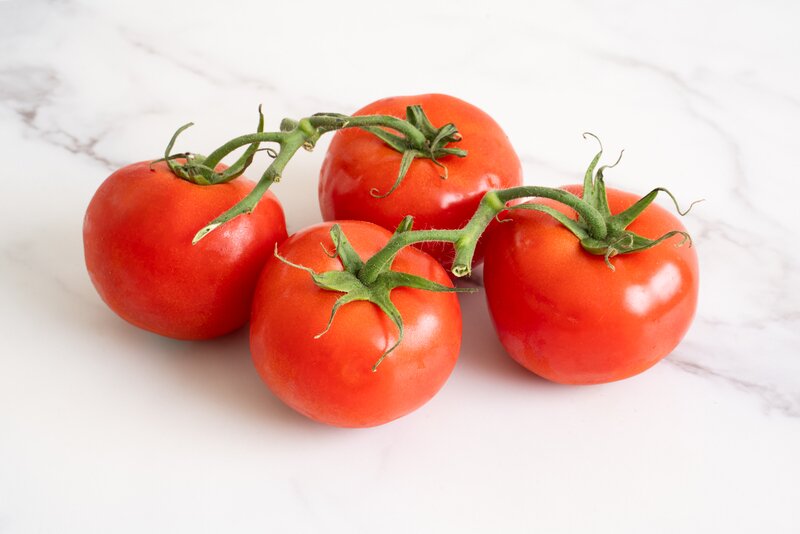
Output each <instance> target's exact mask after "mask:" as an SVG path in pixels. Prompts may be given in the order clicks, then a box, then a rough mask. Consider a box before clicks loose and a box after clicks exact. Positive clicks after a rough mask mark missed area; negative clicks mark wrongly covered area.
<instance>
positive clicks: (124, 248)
mask: <svg viewBox="0 0 800 534" xmlns="http://www.w3.org/2000/svg"><path fill="white" fill-rule="evenodd" d="M254 185H255V184H254V183H253V182H251V181H249V180H246V179H243V178H238V179H236V180H233V181H232V182H230V183H227V184H219V185H209V186H200V185H195V184H192V183H190V182H187V181H185V180H182V179H179V178H177V177H175V176H174V175H173V174H172V173H171V172H170V170H169V168H168V167H167V165H166V164H165V163H163V162H161V163H157V164H155V165H153V169H152V170H151V169H150V163H149V162H141V163H135V164H133V165H129V166H127V167H124V168H122V169H119V170H118V171H116V172H115V173H113V174H112V175H111V176H109V177H108V179H106V181H105V182H104V183H103V184H102V185H101V186H100V188H99V189H98V190H97V192H96V193H95V195H94V198H92V201H91V202H90V204H89V207H88V209H87V210H86V218H85V220H84V225H83V242H84V252H85V256H86V267H87V269H88V271H89V276H90V277H91V279H92V283H94V286H95V288H96V289H97V292H98V293H99V294H100V297H101V298H102V299H103V300H104V301H105V303H106V304H107V305H108V306H109V307H110V308H111V309H112V310H113V311H114V312H116V313H117V314H118V315H119V316H120V317H122V318H123V319H125V320H126V321H128V322H130V323H132V324H134V325H136V326H138V327H140V328H144V329H146V330H150V331H152V332H155V333H157V334H161V335H163V336H168V337H173V338H178V339H207V338H212V337H216V336H220V335H222V334H225V333H228V332H231V331H233V330H235V329H237V328H239V327H241V326H242V325H244V323H246V322H247V319H248V317H249V315H250V303H251V300H252V295H253V290H254V288H255V285H256V281H257V279H258V274H259V272H260V271H261V268H262V267H263V265H264V262H265V261H266V259H267V258H268V257H270V256H271V254H272V251H273V247H274V246H275V243H276V242H280V241H283V240H284V239H285V238H286V223H285V221H284V217H283V209H282V208H281V206H280V204H279V203H278V200H277V198H275V196H274V195H272V194H271V193H268V194H267V195H266V196H265V197H264V198H263V199H262V200H261V202H260V203H259V204H258V206H257V207H256V209H255V210H254V211H253V212H252V213H250V214H249V215H242V216H239V217H237V218H236V219H234V220H232V221H230V222H228V223H227V224H225V225H223V226H221V227H220V228H218V229H217V230H216V231H214V232H212V233H211V234H209V235H208V236H207V237H206V238H205V239H203V240H202V241H200V242H199V243H198V244H196V245H192V238H193V237H194V235H195V233H196V232H197V231H198V230H200V229H201V228H202V227H203V226H205V225H206V224H207V223H208V222H209V221H210V220H212V219H213V218H214V217H216V216H217V215H219V214H220V213H222V212H223V211H225V210H226V209H228V208H230V207H231V206H232V205H233V204H235V203H236V202H238V201H239V200H241V199H242V198H243V197H244V196H245V195H246V194H247V193H248V192H249V191H250V190H251V189H252V188H253V187H254Z"/></svg>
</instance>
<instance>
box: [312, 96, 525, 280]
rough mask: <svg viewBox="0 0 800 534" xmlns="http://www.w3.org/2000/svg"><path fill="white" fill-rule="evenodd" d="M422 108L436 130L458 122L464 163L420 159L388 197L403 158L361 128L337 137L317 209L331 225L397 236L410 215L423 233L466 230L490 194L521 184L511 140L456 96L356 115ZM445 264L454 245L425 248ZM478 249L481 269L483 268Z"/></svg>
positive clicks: (383, 104) (381, 104)
mask: <svg viewBox="0 0 800 534" xmlns="http://www.w3.org/2000/svg"><path fill="white" fill-rule="evenodd" d="M417 104H419V105H421V106H422V108H423V109H424V111H425V113H426V114H427V117H428V118H429V119H430V122H431V123H432V124H433V125H435V126H436V127H439V126H442V125H444V124H447V123H453V124H455V126H456V127H457V129H458V132H459V133H460V134H461V136H462V139H461V141H459V142H458V143H456V145H455V146H457V147H458V148H460V149H465V150H466V151H467V156H466V157H463V158H462V157H455V156H445V157H444V158H442V159H441V160H440V161H439V162H440V163H441V164H442V165H443V166H445V167H446V178H445V177H444V175H445V171H444V170H443V168H442V167H440V166H438V165H437V164H436V163H434V161H432V160H431V159H425V158H419V159H415V160H414V161H413V162H412V163H411V165H410V167H409V169H408V172H407V174H406V175H405V178H404V179H403V181H402V183H401V184H400V185H399V186H398V187H397V188H396V189H395V190H394V191H392V192H391V194H389V195H387V196H382V195H385V194H386V193H387V192H389V191H390V190H391V189H392V187H393V185H394V182H395V179H396V177H397V175H398V168H399V167H400V162H401V158H402V155H401V154H400V153H399V152H398V151H397V150H395V149H394V148H392V147H390V146H389V145H387V144H386V143H384V142H383V141H382V140H381V139H379V138H378V137H376V136H375V135H373V134H372V133H369V132H366V131H364V130H361V129H358V128H352V129H346V130H341V131H339V132H337V133H336V135H335V136H334V138H333V140H332V141H331V144H330V147H329V148H328V152H327V155H326V157H325V161H324V163H323V165H322V171H321V173H320V181H319V202H320V209H321V211H322V216H323V218H324V219H325V220H326V221H331V220H336V219H340V220H341V219H357V220H363V221H370V222H373V223H375V224H378V225H379V226H383V227H384V228H387V229H390V230H394V228H396V227H397V225H398V224H399V223H400V221H401V220H402V219H403V217H405V216H406V215H413V216H414V221H415V225H416V227H417V228H419V229H426V228H438V229H456V228H460V227H461V226H462V225H463V224H464V223H466V222H467V221H468V220H469V218H470V217H471V216H472V214H473V213H474V212H475V209H476V208H477V206H478V203H479V202H480V200H481V197H482V196H483V194H484V193H485V192H486V191H489V190H491V189H501V188H507V187H513V186H516V185H520V184H521V183H522V167H521V165H520V161H519V157H518V156H517V154H516V152H515V151H514V149H513V147H512V146H511V143H510V142H509V140H508V137H507V136H506V134H505V133H504V132H503V130H502V129H501V128H500V126H498V124H497V123H496V122H495V121H494V120H493V119H492V118H491V117H490V116H489V115H487V114H486V113H485V112H483V111H481V110H480V109H478V108H477V107H475V106H473V105H472V104H469V103H467V102H464V101H463V100H459V99H457V98H454V97H452V96H447V95H442V94H427V95H419V96H401V97H392V98H385V99H383V100H378V101H377V102H373V103H372V104H369V105H367V106H366V107H364V108H362V109H360V110H359V111H357V112H356V113H355V115H392V116H395V117H404V116H405V115H406V107H407V106H411V105H417ZM419 246H420V248H422V250H425V251H427V252H429V253H430V254H431V255H433V256H434V257H436V258H437V259H438V260H439V261H440V262H442V264H443V265H445V266H449V264H450V262H452V259H453V258H452V254H453V252H452V250H453V249H452V246H450V245H449V244H443V243H425V244H423V245H419ZM481 256H482V253H481V251H480V250H479V251H478V252H477V253H476V255H475V262H476V263H478V262H480V258H481Z"/></svg>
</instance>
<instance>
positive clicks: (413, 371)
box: [250, 221, 461, 427]
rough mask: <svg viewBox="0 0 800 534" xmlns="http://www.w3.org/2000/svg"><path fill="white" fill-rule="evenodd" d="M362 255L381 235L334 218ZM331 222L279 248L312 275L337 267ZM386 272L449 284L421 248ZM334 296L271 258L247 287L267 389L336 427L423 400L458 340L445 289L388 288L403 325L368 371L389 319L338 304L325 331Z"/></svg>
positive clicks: (254, 347) (257, 359) (368, 306)
mask: <svg viewBox="0 0 800 534" xmlns="http://www.w3.org/2000/svg"><path fill="white" fill-rule="evenodd" d="M339 224H340V225H341V227H342V229H343V230H344V233H345V234H346V235H347V237H348V239H349V240H350V242H351V244H352V245H353V247H354V248H355V250H356V251H357V252H358V254H359V255H360V256H361V258H362V259H364V260H366V259H367V258H368V257H369V256H371V255H372V254H374V253H375V252H377V251H378V250H379V249H380V248H381V247H382V246H383V245H384V244H385V243H386V241H388V239H389V237H390V235H391V234H390V233H389V232H388V231H386V230H385V229H383V228H380V227H378V226H376V225H374V224H371V223H367V222H361V221H344V222H340V223H339ZM331 226H332V223H322V224H319V225H315V226H312V227H310V228H307V229H305V230H303V231H300V232H298V233H296V234H294V235H293V236H291V237H290V238H289V239H288V240H287V241H285V242H284V243H283V245H281V247H280V250H279V253H280V254H281V255H282V256H284V257H285V258H286V259H288V260H289V261H291V262H294V263H298V264H300V265H304V266H306V267H310V268H312V269H314V270H315V271H317V272H323V271H331V270H342V267H341V263H340V262H339V260H338V259H334V258H329V257H328V256H326V255H325V252H324V251H323V250H322V247H320V243H323V244H324V246H325V247H326V248H327V250H333V244H332V242H331V239H330V236H329V230H330V227H331ZM393 269H394V270H397V271H402V272H408V273H411V274H416V275H418V276H424V277H426V278H428V279H430V280H433V281H435V282H439V283H440V284H446V285H451V282H450V279H449V277H448V275H447V273H446V272H445V271H444V269H443V268H442V267H441V266H440V265H439V264H438V263H437V262H436V260H434V259H433V258H431V257H430V256H428V255H427V254H425V253H423V252H421V251H419V250H416V249H413V248H406V249H404V250H402V251H401V252H400V254H399V255H398V256H397V259H396V260H395V262H394V265H393ZM341 295H342V293H338V292H333V291H326V290H324V289H320V288H318V287H317V286H316V285H315V284H314V282H313V281H312V280H311V276H310V275H309V273H308V272H305V271H303V270H300V269H297V268H295V267H291V266H289V265H286V264H285V263H283V262H281V261H280V260H279V259H278V258H273V259H271V260H269V261H268V262H267V264H266V265H265V267H264V271H263V272H262V274H261V279H260V281H259V283H258V287H257V289H256V295H255V298H254V300H253V315H252V318H251V330H250V348H251V352H252V356H253V362H254V363H255V366H256V368H257V369H258V372H259V374H260V375H261V377H262V379H263V380H264V382H265V383H266V384H267V386H268V387H269V388H270V389H271V390H272V392H273V393H274V394H275V395H276V396H277V397H279V398H280V399H281V400H283V401H284V402H285V403H286V404H288V405H289V406H290V407H292V408H294V409H295V410H297V411H298V412H300V413H302V414H304V415H306V416H307V417H309V418H311V419H314V420H316V421H319V422H322V423H326V424H329V425H334V426H341V427H369V426H376V425H380V424H383V423H386V422H389V421H391V420H393V419H397V418H398V417H401V416H403V415H405V414H407V413H409V412H411V411H413V410H415V409H417V408H418V407H420V406H422V405H423V404H424V403H426V402H427V401H428V400H429V399H430V398H431V397H433V395H434V394H435V393H436V392H437V391H439V389H441V387H442V386H443V385H444V383H445V381H446V380H447V378H448V377H449V376H450V373H451V372H452V370H453V367H454V366H455V363H456V360H457V358H458V352H459V348H460V344H461V310H460V307H459V303H458V298H457V297H456V295H455V294H453V293H431V292H427V291H421V290H418V289H410V288H397V289H395V290H393V291H392V293H391V300H392V302H393V303H394V304H395V306H396V307H397V309H398V310H399V311H400V313H401V315H402V317H403V319H404V323H405V337H404V338H403V341H402V343H401V344H400V346H399V347H398V348H397V349H395V350H394V351H393V352H392V353H391V354H389V355H388V356H387V357H386V359H385V360H384V361H383V363H381V365H380V366H379V367H378V369H377V371H376V372H373V371H372V366H373V364H374V363H375V362H376V360H377V359H378V358H379V357H380V356H381V354H382V353H383V352H384V351H385V350H386V349H388V348H389V347H391V346H392V345H393V344H394V343H395V341H396V340H397V338H398V332H397V328H396V327H395V325H394V323H392V321H391V320H390V319H389V318H388V317H387V316H386V315H385V314H384V313H383V312H382V311H381V310H380V309H379V308H378V307H377V306H376V305H375V304H373V303H371V302H365V301H360V302H351V303H349V304H346V305H344V306H342V307H341V308H340V309H339V311H338V313H337V315H336V317H335V318H334V320H333V325H332V326H331V329H330V330H329V331H328V332H327V333H325V334H324V335H322V336H321V337H319V338H318V339H314V336H315V335H317V334H319V333H320V332H322V331H323V330H324V329H325V326H326V324H327V322H328V318H329V316H330V313H331V309H332V307H333V304H334V302H335V301H336V299H337V298H339V297H340V296H341Z"/></svg>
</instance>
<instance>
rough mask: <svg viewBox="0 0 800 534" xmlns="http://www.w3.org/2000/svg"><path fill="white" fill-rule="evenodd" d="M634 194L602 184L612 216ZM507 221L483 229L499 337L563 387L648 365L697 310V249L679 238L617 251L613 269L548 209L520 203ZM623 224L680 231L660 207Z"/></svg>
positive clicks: (652, 232) (654, 233)
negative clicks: (640, 248)
mask: <svg viewBox="0 0 800 534" xmlns="http://www.w3.org/2000/svg"><path fill="white" fill-rule="evenodd" d="M565 189H567V190H569V191H571V192H573V193H575V194H577V195H580V194H581V191H582V188H581V187H580V186H568V187H565ZM636 200H638V198H637V197H636V196H635V195H632V194H629V193H625V192H622V191H616V190H613V189H608V201H609V206H610V208H611V212H612V213H618V212H620V211H622V210H623V209H625V208H627V207H628V206H630V205H631V204H633V203H634V202H635V201H636ZM541 202H542V203H543V204H547V205H549V206H552V207H554V208H556V209H558V210H559V211H562V212H563V213H568V214H570V215H574V213H573V212H572V210H570V209H569V208H566V207H564V206H563V205H561V204H558V203H556V202H551V201H547V200H542V201H541ZM504 216H505V214H504ZM507 218H510V219H511V221H510V222H506V223H504V224H498V225H496V226H495V228H494V229H493V231H492V232H491V233H490V234H489V235H487V245H486V265H485V267H484V279H485V285H486V296H487V299H488V302H489V310H490V312H491V315H492V319H493V320H494V324H495V328H496V330H497V332H498V334H499V336H500V341H501V342H502V343H503V346H504V347H505V348H506V350H507V351H508V353H509V354H510V355H511V357H512V358H514V359H515V360H516V361H517V362H519V363H520V364H522V365H523V366H524V367H526V368H527V369H529V370H531V371H533V372H534V373H536V374H538V375H539V376H542V377H544V378H546V379H548V380H552V381H554V382H560V383H564V384H595V383H602V382H611V381H614V380H620V379H623V378H627V377H630V376H633V375H635V374H637V373H641V372H642V371H644V370H645V369H648V368H649V367H651V366H652V365H654V364H655V363H657V362H658V361H659V360H661V359H662V358H664V357H665V356H667V355H668V354H669V353H670V352H671V351H672V350H673V349H674V348H675V347H676V346H677V344H678V343H679V342H680V340H681V339H682V338H683V336H684V334H685V333H686V331H687V330H688V328H689V325H690V323H691V322H692V318H693V317H694V313H695V308H696V307H697V288H698V267H697V255H696V254H695V251H694V249H693V248H691V247H689V246H688V245H684V246H682V247H676V246H674V245H676V244H677V243H679V242H680V239H681V238H680V237H673V238H670V239H669V240H667V241H666V242H664V243H661V244H659V245H657V246H655V247H654V248H651V249H649V250H645V251H642V252H637V253H633V254H627V255H620V256H615V257H614V258H612V259H611V261H612V263H613V265H614V267H615V268H616V270H614V271H612V270H611V269H609V268H608V266H607V265H606V264H605V262H604V261H603V257H602V256H595V255H592V254H589V253H587V252H585V251H584V250H583V249H582V248H581V245H580V243H579V241H578V239H577V238H576V237H575V236H574V235H573V234H571V233H570V232H569V231H568V230H567V229H565V228H564V227H563V226H561V225H560V224H559V223H557V222H556V221H555V220H553V219H552V218H551V217H549V216H547V215H545V214H544V213H540V212H535V211H528V210H517V211H513V212H510V214H508V215H507ZM628 229H629V230H631V231H632V232H635V233H637V234H639V235H642V236H645V237H649V238H656V237H659V236H661V235H662V234H664V233H666V232H668V231H671V230H684V228H683V226H682V225H681V224H680V222H678V220H677V218H676V217H674V216H673V215H672V214H670V213H669V212H667V211H666V210H664V209H663V208H661V207H659V206H656V205H651V206H650V207H648V208H647V209H646V210H645V211H644V213H643V214H642V215H641V216H640V217H639V218H638V219H636V220H635V221H634V222H633V223H632V224H631V225H630V226H629V227H628Z"/></svg>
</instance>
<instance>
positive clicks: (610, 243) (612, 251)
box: [581, 230, 692, 271]
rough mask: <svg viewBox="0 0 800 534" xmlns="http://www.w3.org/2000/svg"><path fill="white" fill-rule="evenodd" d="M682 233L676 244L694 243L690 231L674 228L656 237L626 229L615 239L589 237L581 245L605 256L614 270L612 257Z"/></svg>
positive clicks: (588, 250) (654, 244)
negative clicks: (645, 235) (641, 234)
mask: <svg viewBox="0 0 800 534" xmlns="http://www.w3.org/2000/svg"><path fill="white" fill-rule="evenodd" d="M676 235H680V236H682V237H683V239H682V240H681V241H680V242H679V243H678V244H677V245H676V246H679V247H680V246H683V245H685V244H686V243H687V242H688V243H689V246H691V245H692V238H691V237H690V236H689V234H688V233H686V232H683V231H681V230H673V231H671V232H667V233H665V234H664V235H662V236H660V237H657V238H656V239H650V238H648V237H644V236H640V235H638V234H635V233H633V232H630V231H624V232H622V233H620V234H618V235H617V236H616V237H615V238H614V239H613V240H597V239H592V238H591V237H587V238H585V239H582V240H581V246H582V247H583V249H584V250H586V251H587V252H589V253H591V254H596V255H598V256H603V257H604V259H605V262H606V265H607V266H608V268H609V269H611V270H612V271H613V270H615V269H614V265H613V264H612V263H611V258H613V257H614V256H617V255H620V254H632V253H634V252H641V251H643V250H647V249H649V248H653V247H654V246H656V245H658V244H660V243H662V242H663V241H666V240H667V239H669V238H670V237H673V236H676Z"/></svg>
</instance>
